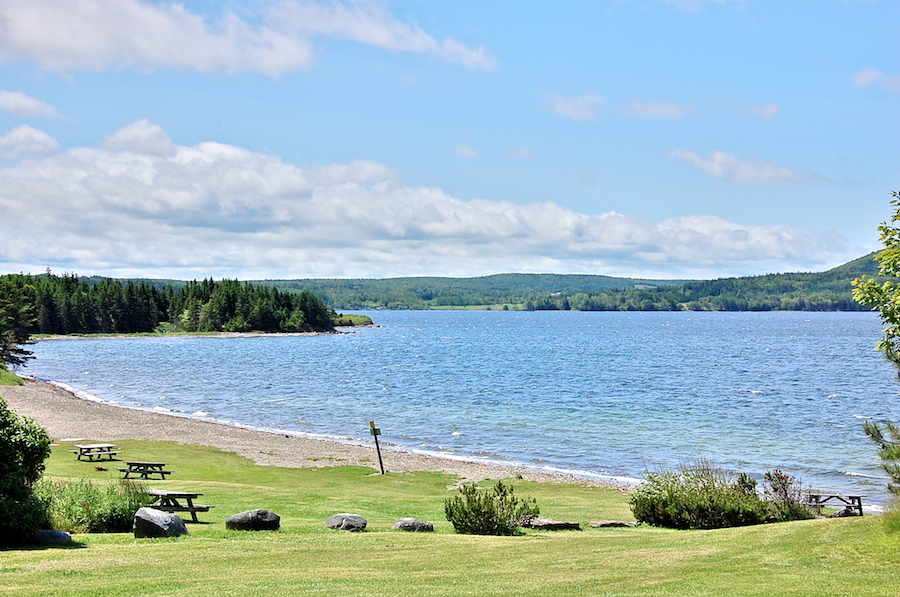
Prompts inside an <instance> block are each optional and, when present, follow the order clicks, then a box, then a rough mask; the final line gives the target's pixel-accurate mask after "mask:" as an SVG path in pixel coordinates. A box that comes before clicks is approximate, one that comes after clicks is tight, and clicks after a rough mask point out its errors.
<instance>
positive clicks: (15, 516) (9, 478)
mask: <svg viewBox="0 0 900 597" xmlns="http://www.w3.org/2000/svg"><path fill="white" fill-rule="evenodd" d="M49 455H50V438H49V436H48V435H47V432H46V431H44V429H43V428H41V427H39V426H38V425H37V424H35V422H34V421H32V420H31V419H28V418H21V419H20V418H19V417H18V416H16V413H15V412H14V411H12V410H11V409H10V408H9V407H8V406H7V405H6V402H5V401H4V400H3V399H2V398H0V513H2V514H3V515H2V516H0V545H17V544H23V543H29V542H31V541H32V540H33V539H34V535H35V532H36V531H37V530H38V529H39V528H40V526H41V525H42V524H43V522H44V520H45V512H44V510H43V508H42V505H41V502H40V501H39V500H35V499H34V497H33V496H32V486H33V485H34V483H35V482H36V481H37V480H38V479H39V478H40V477H41V475H42V474H43V472H44V460H46V459H47V457H48V456H49Z"/></svg>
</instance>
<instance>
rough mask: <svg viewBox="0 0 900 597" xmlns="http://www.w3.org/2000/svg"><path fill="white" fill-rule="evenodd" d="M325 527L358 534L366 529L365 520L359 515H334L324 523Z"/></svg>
mask: <svg viewBox="0 0 900 597" xmlns="http://www.w3.org/2000/svg"><path fill="white" fill-rule="evenodd" d="M325 526H327V527H328V528H330V529H340V530H342V531H350V532H351V533H358V532H360V531H364V530H365V529H366V519H365V518H363V517H362V516H360V515H359V514H346V513H344V514H334V515H332V516H329V517H328V520H326V521H325Z"/></svg>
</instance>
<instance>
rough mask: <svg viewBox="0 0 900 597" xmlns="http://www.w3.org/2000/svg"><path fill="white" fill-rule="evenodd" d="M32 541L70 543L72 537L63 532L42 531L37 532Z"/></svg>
mask: <svg viewBox="0 0 900 597" xmlns="http://www.w3.org/2000/svg"><path fill="white" fill-rule="evenodd" d="M34 540H35V541H37V542H38V543H71V542H72V535H70V534H69V533H67V532H65V531H51V530H47V529H43V530H40V531H38V532H37V534H36V535H35V536H34Z"/></svg>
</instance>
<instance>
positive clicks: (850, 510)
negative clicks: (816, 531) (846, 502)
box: [825, 506, 859, 518]
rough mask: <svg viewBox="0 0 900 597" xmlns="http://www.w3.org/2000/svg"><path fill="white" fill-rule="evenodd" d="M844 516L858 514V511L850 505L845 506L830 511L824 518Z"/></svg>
mask: <svg viewBox="0 0 900 597" xmlns="http://www.w3.org/2000/svg"><path fill="white" fill-rule="evenodd" d="M846 516H859V513H858V512H857V511H856V510H854V509H853V508H851V507H849V506H848V507H846V508H844V509H843V510H838V511H837V512H832V513H831V514H829V515H828V516H826V517H825V518H844V517H846Z"/></svg>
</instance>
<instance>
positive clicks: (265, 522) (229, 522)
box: [225, 510, 281, 531]
mask: <svg viewBox="0 0 900 597" xmlns="http://www.w3.org/2000/svg"><path fill="white" fill-rule="evenodd" d="M280 526H281V517H280V516H278V515H277V514H275V513H274V512H269V511H268V510H247V511H246V512H241V513H239V514H232V515H231V516H229V517H228V518H227V519H226V520H225V528H226V529H232V530H235V531H276V530H278V527H280Z"/></svg>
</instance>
